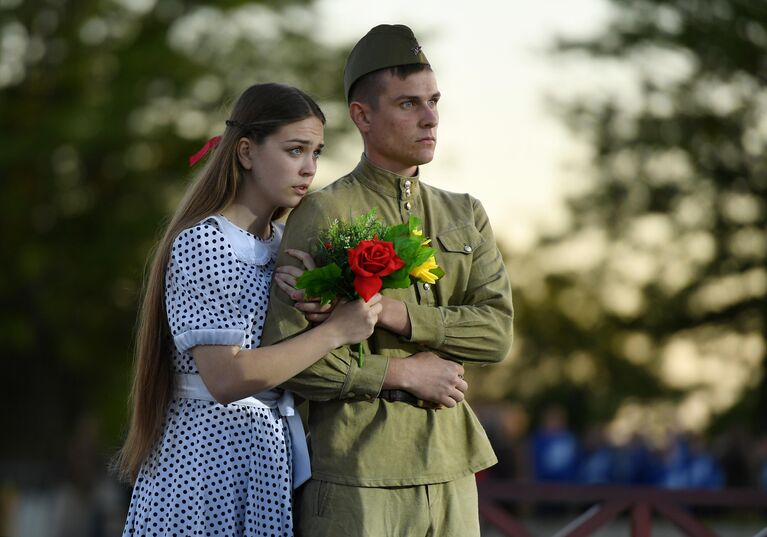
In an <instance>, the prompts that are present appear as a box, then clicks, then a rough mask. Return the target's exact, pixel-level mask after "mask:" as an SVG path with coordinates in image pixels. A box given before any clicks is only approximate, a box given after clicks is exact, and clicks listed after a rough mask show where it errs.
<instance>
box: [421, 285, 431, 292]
mask: <svg viewBox="0 0 767 537" xmlns="http://www.w3.org/2000/svg"><path fill="white" fill-rule="evenodd" d="M429 289H431V285H429V284H428V283H425V284H423V290H424V291H428V290H429Z"/></svg>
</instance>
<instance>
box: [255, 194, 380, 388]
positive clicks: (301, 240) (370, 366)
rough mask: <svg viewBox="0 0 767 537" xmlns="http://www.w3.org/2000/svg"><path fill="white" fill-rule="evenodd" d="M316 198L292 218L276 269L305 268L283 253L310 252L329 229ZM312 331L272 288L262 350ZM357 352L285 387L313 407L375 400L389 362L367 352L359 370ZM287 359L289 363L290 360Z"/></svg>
mask: <svg viewBox="0 0 767 537" xmlns="http://www.w3.org/2000/svg"><path fill="white" fill-rule="evenodd" d="M313 198H314V196H310V197H308V198H306V199H304V201H302V202H301V204H300V205H299V206H298V207H297V208H296V209H295V210H293V212H292V213H291V215H290V217H289V218H288V222H287V224H286V226H285V233H284V234H283V236H282V243H281V245H280V253H279V256H278V258H277V265H278V266H279V265H286V264H291V265H295V266H301V265H300V261H298V260H297V259H295V258H293V257H292V256H289V255H287V254H285V250H286V249H288V248H297V249H300V250H304V251H308V252H311V250H312V248H311V247H312V242H314V241H316V240H317V235H318V233H319V231H320V230H321V229H322V228H324V227H327V226H328V225H329V222H328V221H327V217H326V216H324V215H325V214H327V213H326V212H325V211H324V210H323V207H322V204H321V203H320V202H317V201H316V200H313ZM301 268H303V267H302V266H301ZM310 328H311V326H310V323H309V322H308V321H307V320H306V319H305V318H304V315H303V313H302V312H301V311H299V310H297V309H296V308H295V307H294V305H293V301H292V300H291V299H290V297H288V296H287V295H286V294H285V293H284V292H283V291H282V290H281V289H280V288H279V287H278V286H277V285H276V284H274V283H272V286H271V290H270V295H269V309H268V313H267V316H266V321H265V324H264V332H263V335H262V337H261V345H262V346H263V345H273V344H275V343H278V342H280V341H283V340H285V339H288V338H290V337H293V336H295V335H297V334H300V333H302V332H305V331H306V330H309V329H310ZM353 347H354V349H355V350H353V349H352V348H350V347H349V346H344V347H340V348H338V349H335V350H334V351H332V352H330V353H329V354H327V355H325V356H324V357H323V358H321V359H320V360H318V361H317V362H315V363H314V365H312V366H310V367H309V368H307V369H305V370H304V371H303V372H301V373H299V374H298V375H296V376H295V377H293V378H292V379H290V380H289V381H287V382H286V383H284V384H283V385H282V387H284V388H286V389H288V390H291V391H293V392H295V393H297V394H298V395H300V396H301V397H303V398H305V399H310V400H315V401H326V400H330V399H373V398H375V397H377V396H378V393H379V392H380V391H381V386H382V385H383V381H384V376H385V375H386V369H387V368H388V365H389V359H388V358H387V357H385V356H382V355H378V354H370V353H367V352H366V353H365V355H364V365H363V367H361V368H360V367H359V366H358V365H357V352H356V347H357V346H356V345H354V346H353ZM366 350H367V349H366ZM285 359H286V360H290V356H286V357H285Z"/></svg>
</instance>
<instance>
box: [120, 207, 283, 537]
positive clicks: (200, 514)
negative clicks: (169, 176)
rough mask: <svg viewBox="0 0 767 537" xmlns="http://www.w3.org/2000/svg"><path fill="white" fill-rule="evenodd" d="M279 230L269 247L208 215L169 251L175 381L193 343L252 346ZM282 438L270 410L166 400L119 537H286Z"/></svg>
mask: <svg viewBox="0 0 767 537" xmlns="http://www.w3.org/2000/svg"><path fill="white" fill-rule="evenodd" d="M281 232H282V229H281V227H278V226H275V227H274V228H273V233H272V238H271V239H270V241H269V242H267V243H264V242H261V241H259V240H258V239H257V238H256V237H255V236H254V235H251V234H250V233H247V232H246V231H244V230H242V229H240V228H238V227H236V226H234V224H232V223H231V222H229V221H228V220H226V219H224V218H223V217H220V216H216V217H211V218H208V219H206V220H203V221H202V222H200V223H199V224H197V225H195V226H193V227H191V228H189V229H186V230H184V231H183V232H182V233H181V234H179V236H178V237H177V238H176V240H175V241H174V243H173V249H172V253H171V259H170V263H169V265H168V271H167V275H166V281H165V303H166V310H167V314H168V322H169V325H170V328H171V333H172V335H173V338H174V341H175V349H174V352H173V367H174V370H175V372H176V373H187V374H188V373H192V374H195V373H197V368H196V366H195V362H194V359H193V358H192V355H191V354H190V352H189V349H191V348H192V347H194V346H195V345H204V344H207V345H211V344H214V345H241V346H243V347H245V348H253V347H257V346H258V344H259V341H260V339H261V332H262V330H263V325H264V318H265V317H266V306H267V301H268V297H269V294H268V293H269V284H270V282H271V276H272V270H273V268H274V261H273V259H274V257H275V254H276V248H277V246H278V245H279V239H280V236H281ZM290 447H291V446H290V436H289V434H288V431H287V427H286V425H285V421H284V419H282V418H280V416H279V414H278V412H277V410H272V409H269V408H258V407H254V406H245V405H238V404H236V403H233V404H229V405H221V404H218V403H215V402H212V401H202V400H196V399H182V398H176V399H173V400H172V401H171V403H170V405H169V407H168V410H167V413H166V417H165V422H164V425H163V432H162V437H161V439H160V441H159V442H158V444H157V445H156V447H155V449H154V450H153V451H152V453H151V454H150V456H149V457H148V459H147V460H146V461H145V463H144V465H143V466H142V468H141V471H140V472H139V475H138V478H137V480H136V483H135V486H134V489H133V496H132V498H131V503H130V509H129V513H128V519H127V523H126V525H125V529H124V531H123V536H150V537H154V536H158V537H159V536H163V537H171V536H178V537H182V536H184V537H185V536H195V535H200V536H213V535H221V536H248V537H251V536H252V537H255V536H287V537H289V536H292V535H293V529H292V528H293V521H292V512H291V490H292V483H291V457H290Z"/></svg>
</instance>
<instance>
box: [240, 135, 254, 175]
mask: <svg viewBox="0 0 767 537" xmlns="http://www.w3.org/2000/svg"><path fill="white" fill-rule="evenodd" d="M252 147H253V140H251V139H250V138H245V137H242V138H240V139H239V140H238V141H237V160H239V161H240V164H241V165H242V167H243V168H245V169H246V170H250V169H251V168H252V167H253V157H252V156H251V154H250V150H251V148H252Z"/></svg>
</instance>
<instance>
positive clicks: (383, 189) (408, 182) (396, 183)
mask: <svg viewBox="0 0 767 537" xmlns="http://www.w3.org/2000/svg"><path fill="white" fill-rule="evenodd" d="M419 175H420V171H417V172H416V174H415V175H414V176H413V177H405V176H404V175H397V174H396V173H393V172H390V171H388V170H384V169H383V168H379V167H378V166H376V165H375V164H373V163H372V162H370V160H368V158H367V157H366V156H365V154H364V153H363V154H362V157H361V158H360V162H359V164H357V167H356V168H354V170H353V171H352V176H353V177H354V178H355V179H357V180H358V181H359V182H360V183H362V184H363V185H365V186H366V187H368V188H370V189H371V190H375V191H376V192H379V193H381V194H383V195H385V196H390V197H392V198H397V199H404V198H408V197H416V196H418V193H419V180H418V177H419Z"/></svg>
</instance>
